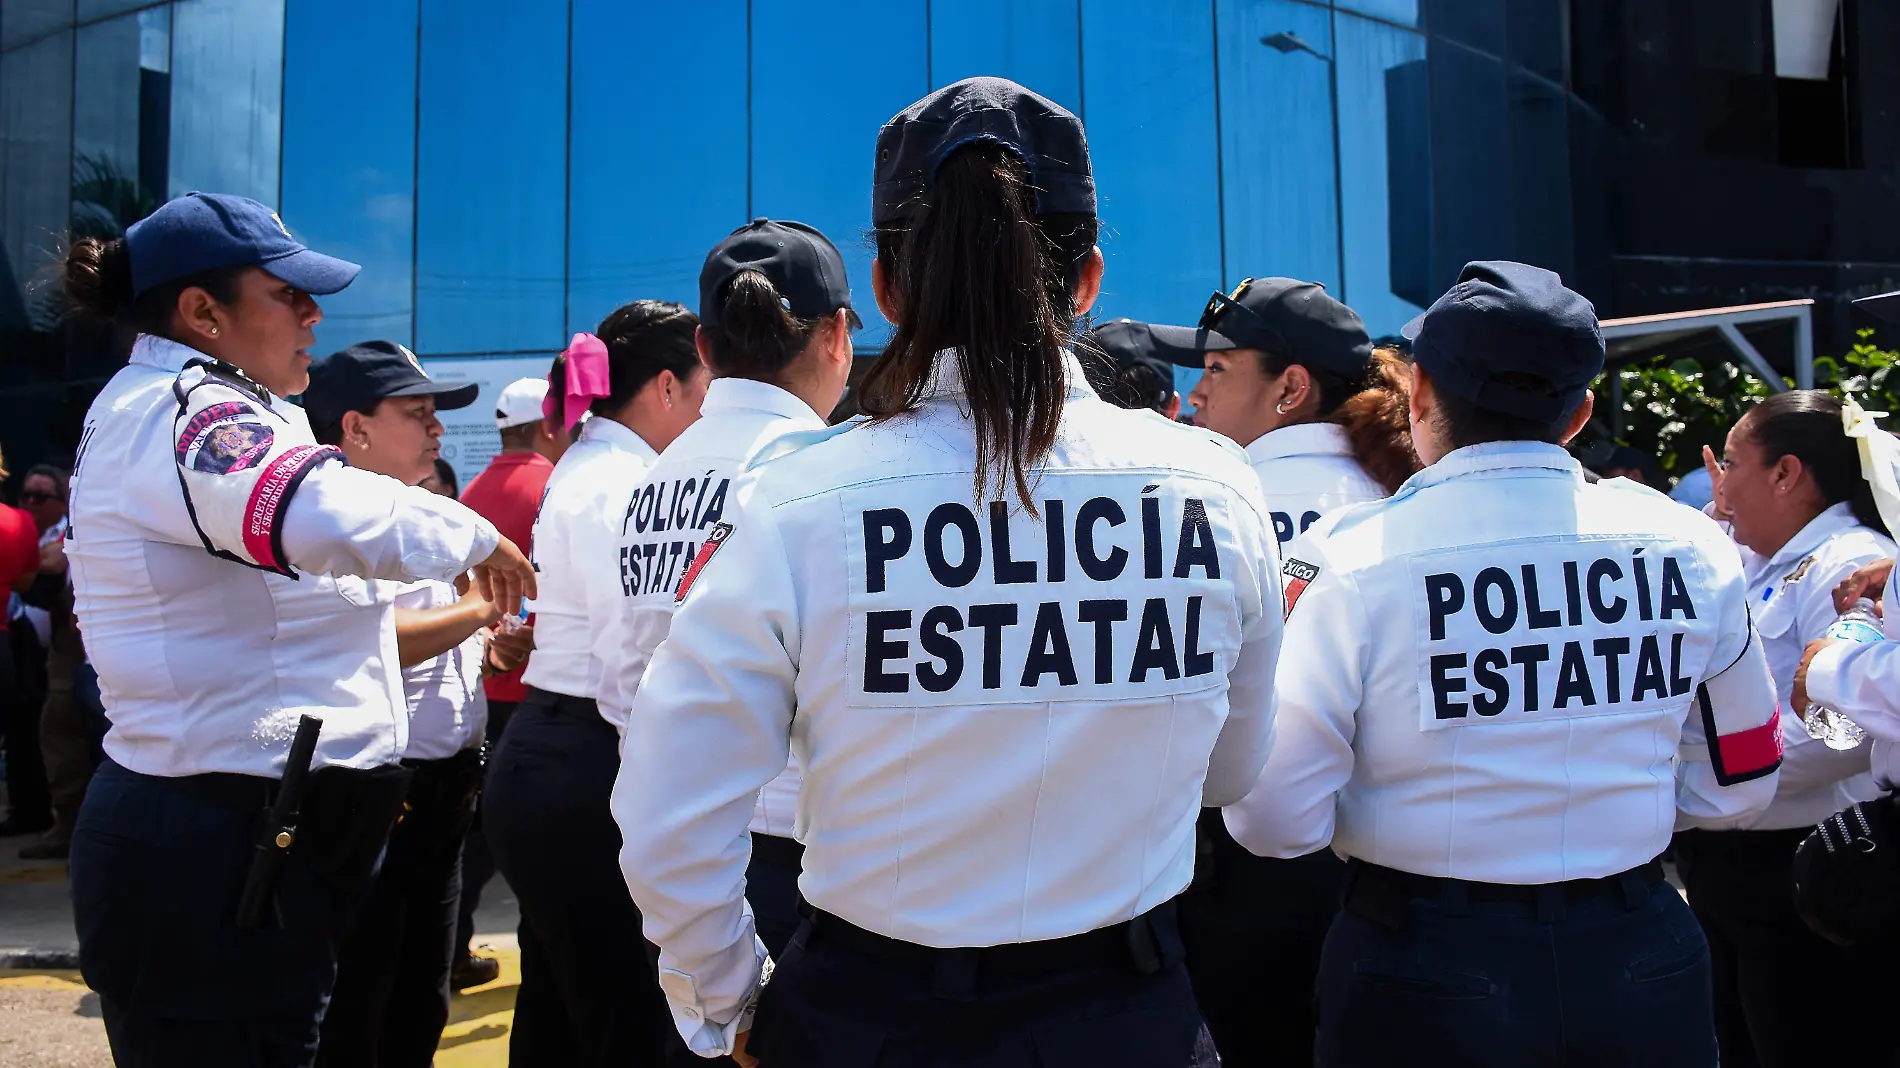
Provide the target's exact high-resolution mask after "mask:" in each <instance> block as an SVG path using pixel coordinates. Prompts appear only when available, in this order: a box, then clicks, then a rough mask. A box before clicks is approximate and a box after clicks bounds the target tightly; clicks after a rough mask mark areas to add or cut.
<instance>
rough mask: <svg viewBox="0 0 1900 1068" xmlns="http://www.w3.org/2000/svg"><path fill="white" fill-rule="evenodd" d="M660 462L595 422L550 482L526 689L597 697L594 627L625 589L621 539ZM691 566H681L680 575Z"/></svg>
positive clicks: (615, 427)
mask: <svg viewBox="0 0 1900 1068" xmlns="http://www.w3.org/2000/svg"><path fill="white" fill-rule="evenodd" d="M657 459H659V454H658V453H656V452H654V451H653V447H652V446H650V445H648V444H647V443H646V442H645V441H644V440H643V439H642V438H641V437H640V435H638V434H636V433H634V432H633V431H631V430H629V429H627V428H626V427H624V426H622V425H621V424H619V423H616V422H614V421H613V420H612V419H601V418H594V419H589V420H588V421H587V422H586V423H585V424H583V425H582V427H581V436H580V440H578V441H576V442H575V443H574V445H573V447H571V448H569V449H568V450H567V452H566V453H564V454H562V456H561V462H560V463H558V464H555V465H554V473H553V474H552V475H549V476H548V488H547V491H546V492H545V493H544V494H543V495H542V497H541V511H540V514H538V515H537V516H535V520H534V569H535V572H536V579H537V585H538V586H539V587H540V596H538V597H536V598H535V601H534V655H533V656H531V657H529V658H528V668H527V670H526V671H525V672H523V673H522V676H521V681H522V682H524V683H527V684H528V685H529V686H533V687H536V688H537V689H542V690H547V691H549V692H550V693H562V694H567V695H568V696H570V697H595V696H598V694H599V691H600V662H599V661H598V660H596V659H594V632H593V630H592V624H591V623H590V622H589V620H590V619H601V618H604V617H605V616H606V612H607V605H608V603H609V599H610V598H612V597H614V596H616V595H617V594H618V591H619V589H620V574H619V570H618V568H617V567H615V566H614V564H613V561H614V548H613V547H614V538H615V537H616V536H617V534H618V533H619V531H620V521H621V519H622V518H624V516H625V514H626V510H627V498H628V496H629V495H630V494H632V492H633V488H634V487H635V486H638V485H639V484H640V483H641V482H643V481H645V479H646V474H647V469H648V468H650V467H652V466H653V462H654V461H655V460H657ZM685 566H686V561H684V560H681V561H678V562H677V565H676V567H677V568H683V567H685Z"/></svg>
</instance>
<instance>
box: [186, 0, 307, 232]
mask: <svg viewBox="0 0 1900 1068" xmlns="http://www.w3.org/2000/svg"><path fill="white" fill-rule="evenodd" d="M171 69H172V104H171V131H172V132H171V159H170V166H171V195H172V196H178V195H181V194H183V193H188V192H190V191H192V190H194V189H199V190H203V191H205V192H207V193H236V194H238V195H240V196H247V197H250V198H252V199H253V200H260V201H262V202H264V203H266V204H276V203H277V193H278V189H277V164H278V155H279V137H280V135H281V133H282V130H283V122H282V103H283V82H284V0H180V2H179V3H177V4H174V5H172V58H171Z"/></svg>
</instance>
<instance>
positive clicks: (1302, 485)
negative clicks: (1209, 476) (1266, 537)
mask: <svg viewBox="0 0 1900 1068" xmlns="http://www.w3.org/2000/svg"><path fill="white" fill-rule="evenodd" d="M1247 462H1248V463H1250V464H1252V465H1253V469H1254V473H1255V474H1257V475H1259V476H1260V492H1261V493H1263V494H1265V495H1266V499H1267V511H1268V513H1269V515H1270V516H1271V517H1272V519H1273V537H1274V540H1275V541H1276V542H1278V543H1279V547H1280V548H1281V549H1285V548H1286V545H1287V543H1288V542H1290V541H1292V540H1293V539H1294V538H1296V537H1299V536H1300V535H1301V534H1304V533H1305V532H1306V528H1308V527H1310V526H1312V525H1313V523H1314V521H1315V520H1317V519H1319V517H1320V516H1323V515H1325V514H1326V513H1328V512H1331V511H1332V510H1333V509H1335V508H1341V507H1344V506H1345V505H1348V504H1360V503H1362V502H1365V501H1376V500H1379V499H1380V498H1382V497H1384V496H1385V495H1386V492H1385V487H1384V486H1381V485H1379V484H1378V483H1377V482H1375V481H1373V478H1372V476H1371V475H1368V474H1366V470H1365V468H1363V467H1360V466H1359V461H1358V460H1355V459H1354V458H1353V455H1352V443H1351V442H1350V441H1349V440H1347V438H1346V429H1345V428H1344V427H1342V426H1339V425H1337V424H1334V423H1298V424H1295V425H1293V426H1283V427H1281V428H1279V429H1278V430H1271V431H1268V432H1267V433H1265V434H1262V435H1260V436H1259V437H1257V438H1255V439H1254V441H1253V444H1251V445H1249V446H1247Z"/></svg>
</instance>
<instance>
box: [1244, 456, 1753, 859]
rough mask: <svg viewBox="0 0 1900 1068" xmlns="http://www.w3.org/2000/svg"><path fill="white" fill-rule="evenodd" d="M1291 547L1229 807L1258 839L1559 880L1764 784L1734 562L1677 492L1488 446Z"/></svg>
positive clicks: (1738, 800)
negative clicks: (1262, 683) (1256, 727)
mask: <svg viewBox="0 0 1900 1068" xmlns="http://www.w3.org/2000/svg"><path fill="white" fill-rule="evenodd" d="M1285 566H1286V573H1287V576H1288V586H1287V602H1288V611H1289V613H1290V614H1289V619H1288V630H1287V642H1286V656H1285V659H1284V661H1283V669H1282V671H1281V675H1280V700H1281V720H1280V737H1279V740H1278V742H1277V743H1276V747H1275V751H1274V753H1273V755H1272V757H1271V758H1270V759H1269V761H1268V764H1267V767H1266V770H1265V771H1264V772H1263V773H1262V775H1261V780H1260V785H1259V786H1258V787H1257V788H1256V789H1255V790H1254V792H1253V794H1252V795H1250V796H1249V797H1248V798H1247V799H1246V800H1245V801H1243V802H1242V803H1241V804H1240V805H1237V806H1235V807H1233V808H1230V809H1229V810H1228V817H1227V822H1228V825H1229V827H1230V829H1232V830H1233V831H1234V833H1235V836H1236V838H1238V839H1239V840H1240V841H1241V842H1242V844H1245V845H1247V846H1249V847H1250V848H1252V849H1254V850H1255V851H1256V852H1261V853H1266V854H1270V855H1278V856H1299V855H1302V854H1304V853H1307V852H1310V851H1312V850H1314V849H1317V848H1320V847H1322V846H1324V845H1326V844H1327V843H1328V842H1329V841H1330V842H1331V844H1332V845H1333V847H1334V849H1335V850H1337V851H1338V852H1340V853H1342V854H1343V855H1346V856H1350V857H1358V858H1361V859H1363V860H1366V861H1370V862H1372V863H1376V864H1383V865H1386V866H1389V867H1393V868H1398V869H1401V870H1405V871H1410V872H1416V873H1419V874H1423V875H1434V876H1447V877H1454V878H1461V879H1472V880H1479V881H1488V882H1504V883H1543V882H1554V881H1559V880H1564V879H1574V878H1588V877H1596V876H1602V875H1607V874H1610V873H1613V872H1617V871H1621V870H1624V869H1626V868H1630V867H1633V866H1635V865H1637V864H1640V863H1643V862H1644V861H1647V860H1649V859H1650V858H1652V857H1654V856H1656V855H1657V854H1658V853H1660V852H1662V850H1663V848H1664V847H1665V846H1666V845H1667V844H1668V841H1669V836H1670V834H1671V833H1672V832H1673V830H1674V829H1675V826H1676V816H1677V809H1678V807H1679V806H1680V807H1681V808H1682V809H1683V810H1684V811H1685V812H1690V813H1694V814H1697V815H1702V816H1706V817H1708V818H1709V819H1711V820H1715V821H1719V820H1721V819H1733V818H1737V817H1740V816H1743V815H1745V814H1747V813H1749V812H1752V811H1754V810H1758V809H1759V808H1761V807H1762V806H1763V805H1765V804H1766V802H1767V799H1768V797H1769V796H1771V795H1772V793H1773V788H1774V776H1773V772H1774V768H1775V766H1776V763H1777V762H1778V760H1779V755H1780V747H1779V741H1778V739H1779V735H1778V733H1777V731H1778V725H1777V722H1776V703H1775V696H1774V690H1773V684H1772V683H1771V682H1770V680H1769V678H1768V672H1767V667H1766V663H1765V661H1764V659H1763V657H1762V653H1761V647H1760V644H1759V641H1758V640H1757V639H1756V638H1755V637H1754V636H1753V632H1752V631H1751V629H1750V626H1749V622H1748V618H1747V610H1746V608H1745V604H1744V602H1745V599H1746V587H1745V586H1744V584H1743V581H1742V568H1741V560H1740V558H1739V556H1738V555H1737V554H1736V552H1735V549H1734V546H1733V544H1732V543H1731V542H1729V540H1728V539H1727V538H1726V537H1725V536H1724V535H1723V533H1722V531H1721V530H1720V529H1719V528H1718V527H1717V526H1716V525H1715V524H1714V523H1713V522H1711V521H1710V520H1709V519H1708V518H1707V517H1705V516H1702V515H1700V514H1699V513H1696V512H1694V511H1691V510H1689V509H1687V508H1683V507H1682V506H1680V505H1678V504H1676V503H1674V502H1672V501H1670V500H1669V499H1668V498H1666V497H1664V496H1662V495H1661V494H1658V493H1654V492H1651V491H1649V490H1646V489H1643V488H1641V487H1638V486H1635V485H1634V484H1632V483H1629V482H1627V481H1624V480H1620V479H1618V480H1611V481H1606V482H1603V483H1600V484H1596V485H1592V484H1589V483H1587V482H1586V481H1585V480H1584V478H1583V474H1582V470H1581V468H1580V467H1578V465H1577V463H1576V461H1575V460H1573V459H1571V457H1570V456H1569V455H1568V454H1567V453H1565V452H1564V451H1563V450H1562V449H1561V448H1558V447H1556V446H1549V445H1538V444H1534V443H1528V442H1514V443H1499V444H1493V445H1482V446H1473V447H1471V448H1466V449H1460V450H1457V451H1456V452H1453V453H1451V454H1450V455H1449V456H1447V457H1445V458H1444V459H1442V460H1440V461H1439V462H1438V463H1437V464H1434V465H1433V466H1432V467H1430V468H1428V469H1426V470H1425V471H1424V472H1421V473H1420V474H1419V475H1417V476H1415V477H1413V478H1412V479H1411V480H1410V481H1408V482H1407V483H1406V484H1405V486H1403V487H1402V488H1401V489H1400V491H1399V492H1398V494H1397V495H1395V496H1393V497H1392V498H1390V499H1389V500H1387V501H1383V502H1378V503H1374V504H1368V505H1363V506H1360V507H1358V508H1354V509H1349V510H1347V511H1344V512H1342V513H1339V514H1338V515H1337V516H1336V517H1335V518H1331V519H1324V520H1321V521H1320V522H1319V523H1318V524H1316V525H1315V526H1314V527H1313V529H1312V530H1310V531H1309V532H1308V533H1307V534H1306V535H1305V536H1304V537H1303V538H1301V539H1299V540H1297V541H1295V542H1294V543H1293V544H1292V545H1291V546H1289V547H1288V548H1287V560H1286V565H1285ZM1698 695H1700V696H1698ZM1705 739H1706V740H1705ZM1678 765H1680V767H1678ZM1335 809H1336V812H1337V817H1336V819H1335Z"/></svg>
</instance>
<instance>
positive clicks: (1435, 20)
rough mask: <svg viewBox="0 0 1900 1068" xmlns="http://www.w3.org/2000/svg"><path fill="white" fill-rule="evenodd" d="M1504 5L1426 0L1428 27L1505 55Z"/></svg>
mask: <svg viewBox="0 0 1900 1068" xmlns="http://www.w3.org/2000/svg"><path fill="white" fill-rule="evenodd" d="M1549 2H1551V3H1556V2H1557V0H1549ZM1504 4H1505V0H1426V4H1425V8H1426V11H1425V28H1426V29H1427V30H1428V31H1430V32H1431V34H1432V36H1434V37H1444V38H1449V39H1450V40H1453V41H1457V42H1458V43H1459V44H1463V45H1469V46H1470V47H1472V48H1476V49H1478V50H1480V51H1484V52H1489V53H1491V54H1492V55H1494V56H1497V55H1503V54H1504Z"/></svg>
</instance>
